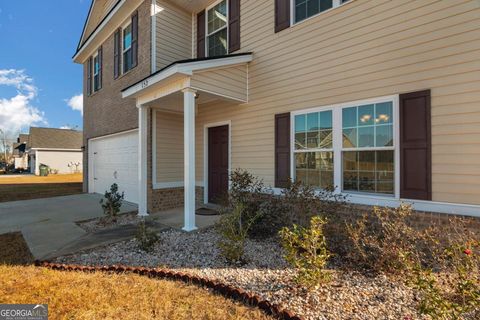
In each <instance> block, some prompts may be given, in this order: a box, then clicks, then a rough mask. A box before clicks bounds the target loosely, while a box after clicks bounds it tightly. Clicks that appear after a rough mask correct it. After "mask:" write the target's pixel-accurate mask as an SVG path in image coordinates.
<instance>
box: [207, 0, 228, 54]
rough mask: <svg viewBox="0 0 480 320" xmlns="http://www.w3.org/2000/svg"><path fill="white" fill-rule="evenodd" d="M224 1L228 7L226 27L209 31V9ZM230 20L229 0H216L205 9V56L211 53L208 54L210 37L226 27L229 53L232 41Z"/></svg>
mask: <svg viewBox="0 0 480 320" xmlns="http://www.w3.org/2000/svg"><path fill="white" fill-rule="evenodd" d="M222 1H225V3H226V7H227V24H226V26H225V27H223V28H221V29H218V30H216V31H214V32H212V33H210V34H209V33H208V11H209V10H210V9H212V8H213V7H215V6H216V5H217V4H219V3H220V2H222ZM229 21H230V14H229V7H228V0H218V1H215V2H214V3H212V4H211V5H209V6H208V7H207V8H206V9H205V57H209V54H208V37H209V36H211V35H213V34H215V33H217V32H220V31H222V30H224V29H226V30H227V54H228V44H229V43H230V37H229V35H228V34H229V32H228V31H229V30H228V29H229V25H228V22H229Z"/></svg>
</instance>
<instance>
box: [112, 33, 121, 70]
mask: <svg viewBox="0 0 480 320" xmlns="http://www.w3.org/2000/svg"><path fill="white" fill-rule="evenodd" d="M120 35H121V30H120V29H117V31H115V35H114V37H113V41H114V44H113V78H114V79H117V78H118V77H119V76H120V67H121V63H120V58H121V54H120V51H121V50H120V45H121V36H120Z"/></svg>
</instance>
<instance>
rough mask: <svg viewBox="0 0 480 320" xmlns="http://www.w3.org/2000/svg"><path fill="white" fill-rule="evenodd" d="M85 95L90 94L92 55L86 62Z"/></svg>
mask: <svg viewBox="0 0 480 320" xmlns="http://www.w3.org/2000/svg"><path fill="white" fill-rule="evenodd" d="M87 64H88V65H87V95H91V94H92V64H93V59H92V57H90V58H88V62H87Z"/></svg>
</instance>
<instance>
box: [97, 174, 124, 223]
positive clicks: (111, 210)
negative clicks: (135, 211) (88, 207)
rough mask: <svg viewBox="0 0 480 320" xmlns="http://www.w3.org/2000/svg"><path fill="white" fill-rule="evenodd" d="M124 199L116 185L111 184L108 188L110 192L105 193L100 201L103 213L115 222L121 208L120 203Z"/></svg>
mask: <svg viewBox="0 0 480 320" xmlns="http://www.w3.org/2000/svg"><path fill="white" fill-rule="evenodd" d="M124 197H125V195H124V193H123V192H122V193H119V192H118V185H117V184H116V183H114V184H112V186H111V187H110V192H109V191H105V195H104V199H101V200H100V204H101V205H102V209H103V213H104V214H105V215H106V216H107V217H108V218H109V219H111V220H113V221H115V220H116V217H117V215H118V213H119V212H120V208H121V207H122V201H123V198H124Z"/></svg>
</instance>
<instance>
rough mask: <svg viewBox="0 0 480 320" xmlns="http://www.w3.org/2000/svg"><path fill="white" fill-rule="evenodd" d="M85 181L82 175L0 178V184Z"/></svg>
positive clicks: (27, 175) (28, 175)
mask: <svg viewBox="0 0 480 320" xmlns="http://www.w3.org/2000/svg"><path fill="white" fill-rule="evenodd" d="M82 181H83V175H82V174H81V173H74V174H51V175H49V176H46V177H40V176H35V175H30V174H26V175H13V176H8V175H7V176H0V184H33V183H75V182H76V183H78V182H82Z"/></svg>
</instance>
